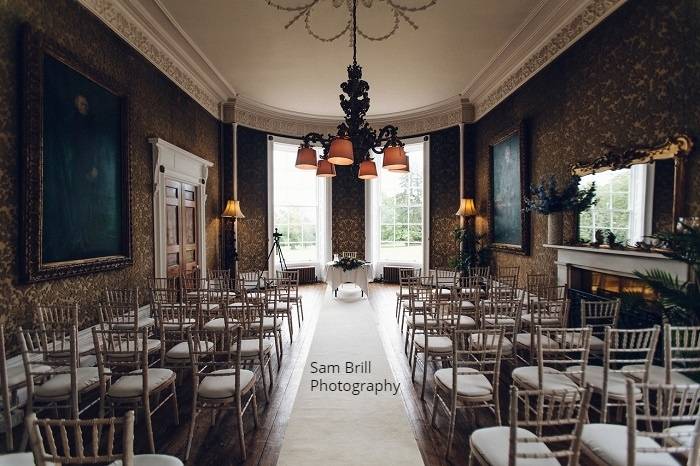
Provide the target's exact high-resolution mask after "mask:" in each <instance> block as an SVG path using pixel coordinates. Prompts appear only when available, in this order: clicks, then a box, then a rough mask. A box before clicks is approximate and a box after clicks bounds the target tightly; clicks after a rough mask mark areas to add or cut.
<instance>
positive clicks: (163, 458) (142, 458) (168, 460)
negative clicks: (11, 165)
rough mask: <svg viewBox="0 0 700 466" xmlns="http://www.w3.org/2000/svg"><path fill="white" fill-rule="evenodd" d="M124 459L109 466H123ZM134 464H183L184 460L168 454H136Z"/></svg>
mask: <svg viewBox="0 0 700 466" xmlns="http://www.w3.org/2000/svg"><path fill="white" fill-rule="evenodd" d="M122 464H123V463H122V461H121V460H117V461H115V462H114V463H110V464H109V466H122ZM134 466H183V464H182V461H180V460H179V459H178V458H175V457H174V456H168V455H134Z"/></svg>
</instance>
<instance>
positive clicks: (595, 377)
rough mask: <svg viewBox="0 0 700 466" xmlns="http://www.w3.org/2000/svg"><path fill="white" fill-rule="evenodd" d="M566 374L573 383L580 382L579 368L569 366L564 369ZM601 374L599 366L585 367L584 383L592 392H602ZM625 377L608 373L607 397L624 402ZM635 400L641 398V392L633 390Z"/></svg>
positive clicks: (601, 370)
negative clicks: (567, 373)
mask: <svg viewBox="0 0 700 466" xmlns="http://www.w3.org/2000/svg"><path fill="white" fill-rule="evenodd" d="M566 371H567V372H573V373H571V374H569V377H571V378H572V379H573V380H574V381H576V382H580V380H581V366H570V367H567V368H566ZM603 373H604V370H603V368H602V367H601V366H586V383H588V384H590V385H591V387H593V389H594V390H596V391H598V392H600V391H602V390H603ZM625 383H626V379H625V376H624V375H622V374H621V373H620V372H610V373H609V375H608V396H610V398H615V399H616V400H618V401H624V400H625V399H626V398H627V388H626V386H625ZM634 393H635V399H636V400H638V399H640V398H641V396H642V391H641V390H640V389H639V388H638V387H635V388H634Z"/></svg>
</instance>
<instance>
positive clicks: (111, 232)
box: [20, 25, 132, 282]
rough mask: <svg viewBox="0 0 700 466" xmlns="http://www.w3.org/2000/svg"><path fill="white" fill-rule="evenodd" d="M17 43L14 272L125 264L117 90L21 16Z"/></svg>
mask: <svg viewBox="0 0 700 466" xmlns="http://www.w3.org/2000/svg"><path fill="white" fill-rule="evenodd" d="M22 48H23V65H22V78H23V79H22V81H23V84H24V86H23V91H22V153H21V162H22V203H21V227H22V230H23V231H22V234H21V238H22V241H23V245H22V247H21V250H20V256H21V257H20V263H21V275H22V279H23V281H25V282H37V281H41V280H50V279H56V278H63V277H66V276H71V275H78V274H85V273H92V272H98V271H107V270H114V269H118V268H121V267H125V266H128V265H130V264H131V263H132V253H131V219H130V201H131V199H130V197H131V196H130V192H131V189H130V187H131V186H130V164H129V108H128V100H127V97H126V93H125V92H124V91H123V90H121V89H120V88H119V86H117V85H116V84H115V83H113V82H111V80H109V79H108V78H106V77H104V76H102V75H100V74H99V73H97V72H95V71H94V70H92V69H91V68H90V67H89V66H88V65H86V64H85V63H82V62H81V61H80V60H78V59H76V58H75V57H74V56H73V55H72V54H71V53H70V52H69V51H67V50H65V49H63V48H62V47H60V46H58V45H57V44H56V43H54V42H52V41H50V40H49V39H47V38H46V37H45V36H44V35H43V34H40V33H38V32H36V31H33V30H31V28H29V26H26V25H25V26H24V28H23V30H22Z"/></svg>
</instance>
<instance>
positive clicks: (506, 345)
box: [472, 333, 513, 354]
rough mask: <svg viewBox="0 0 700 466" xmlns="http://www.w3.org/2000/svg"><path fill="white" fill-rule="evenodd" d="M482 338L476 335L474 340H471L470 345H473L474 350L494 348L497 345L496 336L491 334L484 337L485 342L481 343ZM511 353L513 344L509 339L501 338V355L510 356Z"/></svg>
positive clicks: (481, 335) (480, 335)
mask: <svg viewBox="0 0 700 466" xmlns="http://www.w3.org/2000/svg"><path fill="white" fill-rule="evenodd" d="M483 340H484V337H483V334H481V333H480V334H478V335H477V336H476V338H473V339H472V344H473V345H474V348H475V349H484V348H495V347H496V345H497V344H498V336H497V335H494V334H491V335H488V336H487V337H486V341H483ZM512 352H513V343H512V342H511V341H510V339H508V338H506V337H503V340H502V341H501V354H510V353H512Z"/></svg>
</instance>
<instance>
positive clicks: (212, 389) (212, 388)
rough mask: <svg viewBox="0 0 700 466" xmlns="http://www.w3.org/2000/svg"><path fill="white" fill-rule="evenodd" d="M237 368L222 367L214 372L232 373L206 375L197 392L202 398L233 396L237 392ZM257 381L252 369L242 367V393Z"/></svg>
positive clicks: (215, 398) (214, 398)
mask: <svg viewBox="0 0 700 466" xmlns="http://www.w3.org/2000/svg"><path fill="white" fill-rule="evenodd" d="M235 373H236V372H235V369H220V370H218V371H214V372H212V374H231V375H223V376H213V377H211V376H210V377H204V379H203V380H202V382H201V383H200V384H199V388H198V389H197V393H198V394H199V396H200V397H202V398H209V399H213V400H217V399H223V398H231V397H233V396H234V395H235V393H236V376H235V375H234V374H235ZM254 383H255V374H254V373H253V372H252V371H249V370H245V369H241V393H245V392H246V391H248V390H249V389H250V388H251V387H252V386H253V385H254Z"/></svg>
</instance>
